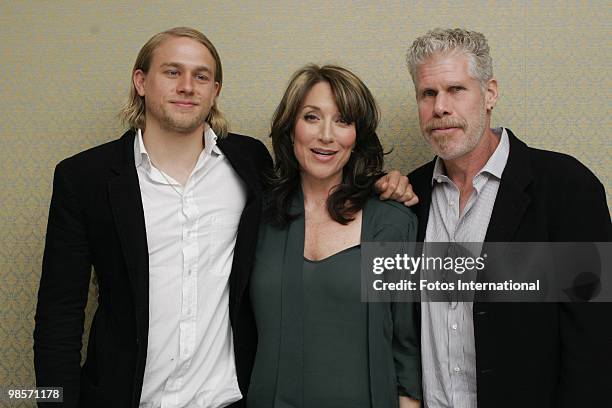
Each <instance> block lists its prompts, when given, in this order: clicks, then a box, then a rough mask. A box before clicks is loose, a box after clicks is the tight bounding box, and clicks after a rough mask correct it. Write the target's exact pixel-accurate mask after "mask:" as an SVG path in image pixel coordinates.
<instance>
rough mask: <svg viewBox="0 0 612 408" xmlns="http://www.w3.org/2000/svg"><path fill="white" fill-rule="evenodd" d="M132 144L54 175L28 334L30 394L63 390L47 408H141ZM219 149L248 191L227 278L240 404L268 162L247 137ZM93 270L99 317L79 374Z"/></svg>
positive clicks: (128, 140) (64, 165) (141, 256)
mask: <svg viewBox="0 0 612 408" xmlns="http://www.w3.org/2000/svg"><path fill="white" fill-rule="evenodd" d="M134 136H135V133H134V132H133V131H128V132H126V133H125V134H124V135H123V136H122V137H121V138H120V139H118V140H115V141H112V142H109V143H106V144H103V145H101V146H98V147H95V148H93V149H90V150H87V151H85V152H82V153H79V154H77V155H75V156H73V157H71V158H69V159H66V160H64V161H62V162H61V163H59V164H58V166H57V168H56V170H55V176H54V181H53V196H52V199H51V207H50V211H49V222H48V226H47V238H46V245H45V252H44V257H43V268H42V275H41V281H40V289H39V292H38V305H37V308H36V317H35V320H36V324H35V329H34V365H35V369H36V384H37V386H39V387H41V386H62V387H64V403H63V404H60V405H58V404H52V406H54V407H58V406H65V407H77V406H78V407H88V408H89V407H105V408H107V407H137V406H138V403H139V401H140V393H141V390H142V381H143V376H144V369H145V362H146V352H147V339H148V326H149V321H148V315H149V311H148V305H149V265H148V249H147V236H146V231H145V220H144V213H143V207H142V199H141V195H140V187H139V184H138V176H137V173H136V168H135V165H134ZM217 143H218V146H219V148H220V149H221V150H222V151H223V153H224V154H225V155H226V157H227V158H228V160H229V162H230V163H231V165H232V166H233V168H234V170H235V171H236V172H237V173H238V175H239V176H240V177H241V178H242V180H243V181H244V183H245V185H246V188H247V203H246V206H245V208H244V210H243V212H242V216H241V219H240V224H239V227H238V237H237V240H236V246H235V252H234V260H233V265H232V271H231V274H230V278H229V285H230V296H229V308H230V319H231V322H232V330H233V335H234V350H235V357H236V369H237V373H238V382H239V385H240V389H241V391H242V393H243V394H246V389H247V387H248V384H249V379H250V375H251V369H252V365H253V359H254V355H255V350H256V347H257V346H256V342H257V335H256V331H255V330H256V329H255V324H254V320H253V316H252V311H251V309H250V302H249V301H248V299H244V296H245V294H246V295H248V291H245V289H246V287H247V283H248V279H249V273H250V267H251V263H252V258H253V254H254V250H255V245H254V243H255V241H256V238H257V231H258V226H259V217H260V213H261V194H262V190H261V175H262V172H264V171H266V170H267V169H269V168H270V167H271V165H272V159H271V157H270V154H269V153H268V151H267V149H266V147H265V146H264V145H263V144H262V143H261V142H259V141H258V140H256V139H253V138H250V137H246V136H239V135H234V134H229V135H228V136H227V137H225V138H219V139H218V142H217ZM92 266H93V268H94V269H95V273H96V276H97V280H98V288H99V295H98V309H97V311H96V313H95V316H94V319H93V322H92V325H91V331H90V334H89V344H88V347H87V360H86V361H85V364H84V365H83V367H82V368H81V366H80V360H81V355H80V350H81V337H82V333H83V321H84V308H85V305H86V303H87V293H88V286H89V281H90V274H91V267H92ZM238 405H240V404H238ZM49 406H51V405H49Z"/></svg>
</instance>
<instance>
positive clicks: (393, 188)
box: [374, 170, 419, 207]
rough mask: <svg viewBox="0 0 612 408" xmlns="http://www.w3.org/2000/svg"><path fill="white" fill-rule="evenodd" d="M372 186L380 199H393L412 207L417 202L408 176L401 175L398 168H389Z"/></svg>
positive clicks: (417, 199)
mask: <svg viewBox="0 0 612 408" xmlns="http://www.w3.org/2000/svg"><path fill="white" fill-rule="evenodd" d="M374 188H375V189H376V191H377V192H378V193H380V196H379V198H380V199H381V200H395V201H397V202H400V203H403V204H404V205H405V206H406V207H412V206H413V205H415V204H417V203H418V202H419V198H418V197H417V196H416V194H414V191H412V185H411V184H410V181H409V180H408V177H406V176H404V175H402V173H400V172H399V170H391V171H390V172H388V173H387V174H385V175H384V176H382V177H381V178H379V179H378V180H377V181H376V184H374Z"/></svg>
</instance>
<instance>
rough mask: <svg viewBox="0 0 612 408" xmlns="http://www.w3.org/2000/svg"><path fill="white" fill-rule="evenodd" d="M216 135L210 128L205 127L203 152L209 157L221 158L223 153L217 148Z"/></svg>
mask: <svg viewBox="0 0 612 408" xmlns="http://www.w3.org/2000/svg"><path fill="white" fill-rule="evenodd" d="M217 139H218V137H217V134H216V133H215V131H214V130H212V128H211V127H210V126H208V125H207V126H206V131H205V132H204V151H205V152H206V154H208V155H211V156H222V155H223V152H222V151H221V149H219V146H217Z"/></svg>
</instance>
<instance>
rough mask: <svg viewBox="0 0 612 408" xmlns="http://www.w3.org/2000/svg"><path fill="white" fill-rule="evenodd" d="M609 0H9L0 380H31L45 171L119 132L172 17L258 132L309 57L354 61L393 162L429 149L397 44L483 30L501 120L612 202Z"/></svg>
mask: <svg viewBox="0 0 612 408" xmlns="http://www.w3.org/2000/svg"><path fill="white" fill-rule="evenodd" d="M611 7H612V5H611V4H610V2H609V1H588V2H587V1H582V2H557V1H533V2H532V1H494V0H489V1H466V2H456V1H436V2H432V1H380V2H373V1H350V2H348V1H346V2H344V1H329V0H313V1H310V2H308V3H303V2H298V1H287V0H284V1H279V0H276V1H267V2H261V1H245V2H232V1H223V2H221V1H199V2H193V3H191V2H172V1H147V2H124V1H116V0H109V1H105V2H94V1H68V0H65V1H53V2H47V1H22V2H8V1H5V2H2V3H1V4H0V39H1V44H2V46H1V47H0V62H1V66H2V68H1V69H0V91H1V93H2V98H1V99H0V107H1V111H2V115H1V117H0V140H1V146H2V148H1V149H0V183H1V185H2V186H3V191H2V195H1V200H0V283H1V284H0V387H2V386H32V385H33V383H34V376H33V363H32V340H31V338H32V329H33V315H34V309H35V302H36V293H37V290H38V281H39V277H40V264H41V257H42V251H43V241H44V232H45V227H46V219H47V212H48V205H49V200H50V196H51V182H52V180H51V179H52V174H53V168H54V166H55V164H56V163H57V162H58V161H59V160H61V159H62V158H64V157H67V156H69V155H72V154H74V153H76V152H78V151H80V150H83V149H85V148H88V147H91V146H93V145H96V144H99V143H102V142H105V141H108V140H111V139H113V138H116V137H117V136H118V135H119V134H120V132H121V131H122V126H121V125H120V123H119V122H118V120H117V117H116V113H117V111H118V109H119V107H120V105H121V103H122V101H123V100H124V98H125V97H126V95H127V89H128V85H129V81H130V69H131V66H132V64H133V61H134V58H135V56H136V54H137V52H138V50H139V49H140V47H141V46H142V44H144V42H145V41H146V40H147V39H148V38H149V37H150V36H151V35H152V34H154V33H156V32H158V31H162V30H164V29H167V28H169V27H173V26H178V25H187V26H193V27H195V28H198V29H200V30H201V31H203V32H204V33H206V34H207V35H208V36H209V38H210V39H211V40H212V41H213V42H214V43H215V45H216V46H217V48H218V50H219V52H220V54H221V58H222V61H223V65H224V70H225V81H224V88H223V90H222V95H221V100H220V106H221V108H222V110H224V111H225V112H226V114H227V116H228V117H229V119H230V121H231V129H232V130H233V131H234V132H237V133H243V134H248V135H252V136H255V137H258V138H260V139H262V140H264V142H266V143H267V144H269V143H268V139H267V130H268V126H269V121H270V117H271V114H272V112H273V110H274V108H275V106H276V104H277V103H278V101H279V100H280V96H281V93H282V92H283V90H284V87H285V85H286V82H287V80H288V79H289V76H290V74H291V73H292V72H293V71H294V70H295V69H297V68H298V67H300V66H301V65H303V64H305V63H308V62H316V63H337V64H341V65H345V66H347V67H349V68H350V69H352V70H354V72H356V73H357V74H358V75H359V76H360V77H361V78H362V79H363V80H364V81H365V82H366V84H367V85H368V86H369V87H370V89H371V90H372V92H373V93H374V95H375V96H376V97H377V99H378V101H379V103H380V105H381V109H382V125H381V127H380V131H379V134H380V136H381V138H382V140H383V143H384V145H385V148H386V149H389V148H391V147H392V148H393V149H394V150H393V153H392V154H391V155H389V156H387V167H393V168H399V169H401V170H402V171H404V172H407V171H409V170H411V169H413V168H414V167H415V166H418V165H420V164H422V163H424V162H425V161H427V160H428V159H429V158H430V157H431V155H430V153H429V150H428V148H427V146H426V145H425V143H424V142H423V141H422V139H421V137H420V135H419V132H418V127H417V117H416V110H415V103H414V92H413V89H412V83H411V80H410V77H409V74H408V72H407V70H406V69H405V64H404V53H405V50H406V48H407V47H408V46H409V44H410V43H411V41H412V40H413V39H414V38H415V36H417V35H420V34H422V33H424V32H425V31H427V30H428V29H430V28H433V27H436V26H444V27H448V26H452V27H456V26H461V27H467V28H471V29H475V30H478V31H482V32H484V33H485V34H486V35H487V37H488V38H489V43H490V46H491V48H492V54H493V59H494V66H495V68H494V71H495V76H496V78H497V79H498V81H499V86H500V100H499V103H498V105H497V107H496V109H495V111H494V114H493V123H494V125H504V126H507V127H510V128H511V129H512V130H513V131H514V132H515V134H516V135H517V136H519V137H520V138H522V139H523V140H524V141H526V142H527V143H529V144H530V145H532V146H537V147H541V148H545V149H550V150H557V151H561V152H565V153H570V154H572V155H574V156H576V157H577V158H579V159H580V160H581V161H582V162H583V163H585V164H586V165H587V166H588V167H589V168H591V170H592V171H593V172H594V173H595V174H596V175H597V176H598V177H599V179H600V180H601V181H602V182H603V184H604V186H605V187H606V191H607V193H608V203H609V205H610V199H611V198H612V197H611V196H610V192H611V191H612V168H611V160H612V154H611V153H612V151H611V150H612V149H611V139H610V136H609V134H610V130H611V126H610V114H609V113H610V92H609V91H606V89H608V90H609V89H610V88H611V85H612V84H611V79H610V75H609V72H610V63H609V55H611V41H610V21H612V18H611V17H612V16H611V13H610V9H611ZM93 290H95V289H94V288H93V286H92V291H93ZM93 297H94V296H91V297H90V304H89V306H88V316H89V317H90V316H91V311H92V310H93V309H94V308H95V300H93V299H91V298H93ZM1 404H2V403H1V402H0V405H1ZM21 406H29V405H28V404H27V403H23V404H22V405H21Z"/></svg>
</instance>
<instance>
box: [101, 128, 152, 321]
mask: <svg viewBox="0 0 612 408" xmlns="http://www.w3.org/2000/svg"><path fill="white" fill-rule="evenodd" d="M121 140H122V142H123V147H122V157H120V158H119V160H118V161H117V162H116V163H115V164H113V166H112V167H111V170H112V171H113V172H114V174H115V176H114V177H111V178H110V180H109V182H108V193H109V200H110V205H111V209H112V212H113V218H114V221H115V229H116V231H117V235H118V237H119V241H120V243H121V249H122V251H123V256H124V259H125V262H126V266H127V270H128V275H129V279H130V283H131V285H132V292H133V294H134V305H135V309H136V316H137V322H136V323H137V329H138V333H144V332H143V330H146V328H147V327H148V313H147V311H148V305H149V252H148V247H147V233H146V226H145V220H144V211H143V207H142V197H141V195H140V185H139V184H138V174H137V173H136V167H135V164H134V132H133V131H129V132H127V133H126V134H124V135H123V137H122V138H121Z"/></svg>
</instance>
